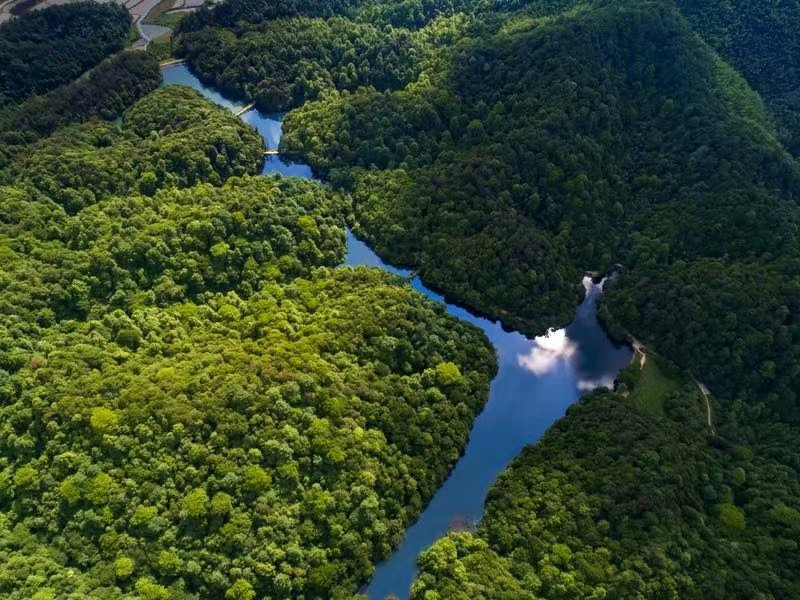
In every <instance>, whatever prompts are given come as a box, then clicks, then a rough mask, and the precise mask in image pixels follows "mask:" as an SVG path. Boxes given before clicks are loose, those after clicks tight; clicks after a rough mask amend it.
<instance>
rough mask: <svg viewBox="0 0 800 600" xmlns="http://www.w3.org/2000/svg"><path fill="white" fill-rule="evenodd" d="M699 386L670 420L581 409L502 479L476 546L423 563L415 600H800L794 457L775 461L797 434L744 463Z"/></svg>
mask: <svg viewBox="0 0 800 600" xmlns="http://www.w3.org/2000/svg"><path fill="white" fill-rule="evenodd" d="M692 385H693V384H691V383H689V384H687V385H686V386H685V387H682V388H680V389H679V390H677V391H675V392H673V393H671V394H670V395H669V396H668V398H667V399H666V400H665V401H664V414H663V416H656V415H653V414H643V413H641V412H640V411H639V410H638V409H635V408H633V407H631V406H630V405H629V404H628V402H627V401H626V399H625V398H623V397H622V396H620V395H618V394H614V393H611V392H607V391H599V392H595V393H594V394H592V395H591V396H589V397H588V398H586V399H584V400H582V401H580V403H579V404H578V405H576V406H573V407H572V408H571V409H570V410H569V414H568V416H567V417H566V418H565V419H563V420H562V421H560V422H559V423H557V424H556V425H555V426H553V427H552V428H551V429H550V431H548V433H547V434H545V436H544V438H543V439H542V440H541V441H540V442H539V443H538V444H537V445H535V446H532V447H529V448H527V449H526V450H524V451H523V453H522V455H521V456H520V457H519V458H517V459H516V460H515V461H514V463H513V464H512V465H511V467H510V468H509V469H508V470H506V472H504V473H503V475H501V477H500V478H499V480H498V481H497V483H496V484H495V486H494V487H493V488H492V490H491V491H490V493H489V497H488V499H487V502H486V512H485V516H484V518H483V520H482V522H481V525H480V527H479V532H478V534H477V535H473V534H464V533H461V534H451V535H450V536H448V537H446V538H443V539H442V540H440V541H439V542H437V543H436V544H435V545H434V546H432V547H431V548H430V549H429V550H427V551H426V552H424V553H423V554H422V555H421V556H420V560H419V562H420V567H421V573H420V576H419V578H418V579H417V581H416V582H415V584H414V588H413V592H412V597H413V598H414V599H417V598H419V599H422V598H429V597H439V598H456V599H458V598H464V599H466V598H474V597H483V598H525V597H529V598H548V599H549V598H556V599H557V598H596V597H620V598H638V597H648V598H649V597H680V598H720V599H721V598H732V597H736V598H752V597H757V596H758V595H759V594H760V593H762V592H763V590H771V591H772V593H774V594H775V595H778V596H780V595H784V596H786V597H792V596H793V594H795V593H796V591H797V589H798V588H797V579H796V575H795V573H794V566H793V565H796V564H797V563H796V560H797V554H796V550H797V548H796V544H795V543H794V542H793V541H792V540H791V536H792V535H793V534H792V531H793V529H792V528H791V527H786V528H784V526H783V524H784V523H785V522H786V521H788V520H791V519H792V517H793V516H794V514H795V512H796V510H797V508H796V507H797V506H798V503H797V498H798V496H797V491H798V479H797V477H796V472H795V470H794V468H793V461H795V462H796V457H794V458H789V457H790V456H791V453H787V454H786V455H785V456H784V457H783V458H779V457H778V456H777V455H776V454H775V453H774V451H773V450H772V449H771V448H772V447H773V446H774V445H775V444H780V445H784V444H785V445H788V446H789V447H791V446H792V445H794V444H796V443H797V441H798V435H797V432H796V431H789V430H787V429H784V430H775V429H770V428H760V429H759V431H758V438H759V440H760V443H759V445H758V446H757V447H756V449H755V452H754V453H753V457H752V458H751V459H750V460H746V461H744V460H742V459H740V458H739V457H738V456H737V453H736V451H735V449H734V446H733V445H732V444H729V443H724V442H721V440H714V439H713V438H711V437H710V436H709V435H708V433H707V432H708V429H707V427H706V425H705V422H704V418H703V415H702V411H703V410H704V407H703V406H701V404H700V402H698V397H697V394H696V392H695V391H694V390H693V389H692ZM726 433H728V434H729V435H732V436H736V435H740V434H741V432H740V431H736V430H735V429H726ZM787 459H788V461H787ZM784 461H786V462H784ZM745 467H746V470H747V473H748V478H747V481H746V482H739V481H737V476H736V470H737V469H744V468H745ZM751 480H752V481H751ZM732 489H735V492H732V491H731V490H732ZM777 498H780V499H781V500H780V501H778V502H776V499H777ZM787 500H788V501H789V502H790V503H791V505H792V506H793V507H795V508H789V506H788V505H784V504H781V503H780V502H786V501H787ZM734 502H735V503H734ZM433 593H436V594H438V596H430V594H433Z"/></svg>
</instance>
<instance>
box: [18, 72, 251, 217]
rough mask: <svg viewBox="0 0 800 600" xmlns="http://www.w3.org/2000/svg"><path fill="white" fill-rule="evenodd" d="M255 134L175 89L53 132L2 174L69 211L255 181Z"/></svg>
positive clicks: (226, 114)
mask: <svg viewBox="0 0 800 600" xmlns="http://www.w3.org/2000/svg"><path fill="white" fill-rule="evenodd" d="M262 162H263V142H262V140H261V138H260V137H259V136H258V134H257V133H256V132H255V131H254V130H253V129H252V128H250V127H248V126H247V125H245V124H244V123H243V122H242V121H241V120H240V119H238V118H237V117H236V116H234V115H233V114H231V113H230V112H229V111H227V110H225V109H223V108H220V107H218V106H216V105H214V104H211V103H209V102H207V101H206V100H204V99H203V98H202V97H201V96H200V94H199V93H198V92H196V91H195V90H192V89H189V88H186V87H181V86H167V87H164V88H159V89H158V90H156V91H154V92H153V93H151V94H149V95H148V96H146V97H145V98H143V99H142V100H140V101H138V102H137V103H135V104H134V105H133V106H132V107H131V108H129V109H128V110H127V111H126V112H125V114H124V115H123V119H122V125H121V126H117V125H116V124H115V123H109V122H99V121H91V122H88V123H85V124H81V125H74V126H70V127H66V128H63V129H61V130H59V131H57V132H55V133H54V134H53V135H52V136H50V137H47V138H45V139H42V140H41V141H39V142H37V143H35V144H33V145H32V146H30V147H28V148H27V149H26V152H24V153H19V154H18V156H17V157H16V158H15V159H14V160H13V161H12V162H11V164H10V165H9V166H8V168H7V169H5V172H4V173H3V174H2V176H3V178H4V179H5V180H6V181H7V182H16V183H17V184H18V185H24V186H26V187H28V188H33V189H36V190H38V191H40V192H43V193H45V194H47V195H48V196H49V197H50V198H52V199H53V200H55V201H56V202H58V203H60V204H62V205H63V206H64V207H65V208H66V209H67V210H68V211H70V212H75V211H77V210H79V209H80V208H82V207H84V206H87V205H89V204H92V203H94V202H96V201H97V200H98V199H101V198H103V197H106V196H110V195H116V194H125V193H127V192H130V191H138V192H141V193H144V194H147V195H152V194H153V193H154V192H155V191H156V190H157V189H160V188H163V187H172V186H179V187H186V186H190V185H193V184H195V183H199V182H210V183H213V184H216V185H218V184H220V183H221V182H222V181H224V180H225V179H226V178H228V177H231V176H240V175H245V174H251V175H252V174H256V173H258V171H259V170H260V168H261V164H262Z"/></svg>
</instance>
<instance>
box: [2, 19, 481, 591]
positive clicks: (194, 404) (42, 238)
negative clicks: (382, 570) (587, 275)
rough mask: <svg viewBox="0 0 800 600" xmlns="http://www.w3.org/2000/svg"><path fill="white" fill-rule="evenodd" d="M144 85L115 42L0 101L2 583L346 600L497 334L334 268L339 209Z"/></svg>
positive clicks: (436, 466)
mask: <svg viewBox="0 0 800 600" xmlns="http://www.w3.org/2000/svg"><path fill="white" fill-rule="evenodd" d="M60 10H61V9H59V11H60ZM73 10H77V11H81V10H84V8H83V5H78V7H77V8H75V9H73ZM49 11H52V9H44V10H42V11H40V12H42V13H44V16H43V17H42V19H44V21H45V22H47V20H48V19H50V18H54V15H53V14H50V12H49ZM59 11H55V12H56V13H58V12H59ZM55 16H58V15H57V14H56V15H55ZM69 43H72V42H69ZM88 51H89V48H88V46H87V52H88ZM160 79H161V77H160V73H159V71H158V66H157V64H156V63H155V61H154V60H153V59H152V58H151V57H150V56H149V55H148V54H146V53H144V52H139V53H134V52H122V53H119V54H115V55H113V56H111V57H109V58H108V59H107V60H105V61H103V62H99V64H97V65H96V66H94V67H93V68H91V69H90V70H89V71H88V73H87V74H86V75H85V76H84V77H80V78H75V77H74V76H73V78H72V80H71V81H65V82H64V83H63V85H60V86H57V87H53V88H52V89H48V90H44V89H43V90H42V93H38V94H35V95H31V96H30V97H28V98H24V99H21V100H20V102H19V103H18V104H17V105H15V106H7V107H4V108H3V109H0V129H1V130H2V135H1V136H0V140H1V141H2V153H0V156H2V158H3V160H2V162H0V186H2V187H0V265H1V268H0V565H2V568H0V595H2V596H3V597H4V598H10V599H20V600H22V599H26V600H27V599H30V598H35V599H36V600H48V599H49V600H52V599H55V598H98V599H99V598H102V599H104V600H105V599H113V598H137V599H141V600H160V599H167V598H175V599H180V598H186V599H190V598H220V599H222V598H224V599H225V600H231V599H233V600H252V599H253V598H256V597H258V598H264V597H270V598H296V597H300V596H302V597H307V598H347V597H351V596H352V594H353V593H355V592H356V590H357V589H358V587H359V586H360V585H361V584H363V582H364V581H366V580H367V579H368V578H369V575H370V574H371V572H372V570H373V568H374V564H375V563H377V562H378V561H379V560H380V559H382V558H383V557H385V556H386V555H387V554H388V553H389V551H390V549H391V548H392V547H394V546H395V545H396V544H397V543H398V542H399V540H400V538H401V536H402V534H403V532H404V531H405V528H406V527H407V526H408V525H409V524H410V522H411V521H413V519H414V518H415V517H416V516H417V515H418V514H419V512H420V511H421V510H422V508H423V507H424V505H425V504H426V503H427V501H428V500H429V499H430V497H431V496H432V494H433V492H434V491H435V490H436V488H437V487H438V486H439V485H440V484H441V482H442V481H443V479H444V477H445V476H446V474H447V472H448V471H449V469H450V468H451V467H452V466H453V464H454V463H455V461H456V460H457V458H458V457H459V455H460V453H461V451H462V450H463V448H464V446H465V444H466V440H467V436H468V433H469V430H470V426H471V423H472V420H473V419H474V417H475V415H476V414H477V412H478V411H479V410H480V409H481V408H482V406H483V404H484V403H485V401H486V398H487V395H488V385H489V381H490V380H491V378H492V377H493V375H494V372H495V369H496V365H495V357H494V353H493V351H492V347H491V346H490V345H489V343H488V341H487V340H486V339H485V338H484V337H483V335H482V334H481V333H480V331H479V330H478V329H476V328H474V327H472V326H471V325H468V324H466V323H462V322H460V321H457V320H456V319H455V318H453V317H450V316H448V315H446V314H445V312H444V309H443V307H442V306H441V305H439V304H436V303H434V302H432V301H430V300H427V299H425V298H424V297H423V296H422V295H420V294H418V293H417V292H415V291H414V290H413V289H412V288H411V287H410V286H409V285H408V284H407V283H406V282H405V281H404V280H403V279H401V278H398V277H394V276H391V275H389V274H386V273H383V272H381V271H378V270H373V269H366V268H359V269H351V268H338V267H339V265H340V264H341V262H342V260H343V258H344V250H345V246H344V244H345V231H344V226H345V216H346V214H347V213H348V212H349V200H348V198H347V197H346V196H344V195H342V194H339V193H336V192H333V191H331V190H330V189H329V188H327V187H325V186H323V185H321V184H319V183H314V182H310V181H301V180H296V179H292V178H281V177H272V178H264V177H254V175H257V174H258V173H259V172H260V170H261V165H262V162H263V150H264V147H263V142H262V140H261V138H260V136H259V135H258V134H257V132H256V131H255V130H254V129H252V128H251V127H250V126H249V125H246V124H245V123H244V122H243V121H242V120H241V119H239V118H238V117H236V116H235V115H234V114H232V113H231V112H228V111H227V110H224V109H222V108H220V107H218V106H216V105H214V104H211V103H210V102H208V101H206V100H205V99H203V98H202V97H201V96H200V95H199V94H198V93H197V92H195V91H194V90H191V89H188V88H183V87H176V86H166V87H158V86H159V84H160Z"/></svg>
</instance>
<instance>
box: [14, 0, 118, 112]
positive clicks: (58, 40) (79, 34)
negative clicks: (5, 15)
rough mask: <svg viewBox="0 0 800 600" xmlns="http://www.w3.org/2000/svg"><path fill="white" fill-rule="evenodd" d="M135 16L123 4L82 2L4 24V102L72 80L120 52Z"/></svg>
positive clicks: (34, 11) (17, 99) (37, 92)
mask: <svg viewBox="0 0 800 600" xmlns="http://www.w3.org/2000/svg"><path fill="white" fill-rule="evenodd" d="M130 22H131V21H130V16H129V14H128V11H126V10H125V9H124V8H123V7H122V6H118V5H116V4H98V3H95V2H78V3H75V4H69V5H63V6H50V7H48V8H45V9H43V10H33V11H29V12H27V13H25V14H23V15H21V16H20V17H17V18H16V19H11V20H9V21H7V22H6V23H3V24H2V25H0V106H5V105H7V104H13V103H17V102H21V101H22V100H24V99H25V98H28V97H30V96H33V95H34V94H42V93H44V92H48V91H50V90H52V89H54V88H56V87H58V86H60V85H62V84H64V83H67V82H69V81H72V80H73V79H75V78H76V77H78V76H79V75H80V74H81V73H83V72H84V71H86V70H87V69H90V68H91V67H93V66H95V65H96V64H98V63H99V62H100V61H101V60H103V59H104V58H105V57H106V56H108V55H109V54H111V53H112V52H116V51H117V50H120V49H121V48H122V46H123V43H124V41H125V39H126V38H127V36H128V28H129V27H130Z"/></svg>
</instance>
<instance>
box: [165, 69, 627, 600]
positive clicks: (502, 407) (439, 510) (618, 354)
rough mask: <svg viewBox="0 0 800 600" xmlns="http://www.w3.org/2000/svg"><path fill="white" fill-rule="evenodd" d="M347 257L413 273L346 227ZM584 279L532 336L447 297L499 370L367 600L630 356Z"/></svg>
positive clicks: (475, 510)
mask: <svg viewBox="0 0 800 600" xmlns="http://www.w3.org/2000/svg"><path fill="white" fill-rule="evenodd" d="M163 74H164V81H165V82H166V83H179V84H183V85H190V86H191V87H194V88H195V89H197V90H199V91H200V92H202V93H203V94H204V95H206V97H208V98H209V99H211V100H214V101H215V102H218V103H220V104H222V105H223V106H226V107H228V108H231V109H232V110H236V109H237V108H240V107H241V106H242V103H239V104H237V103H235V102H230V101H229V100H226V99H225V98H223V97H222V96H221V95H220V94H219V93H218V92H217V91H216V90H214V89H212V88H209V87H207V86H204V85H203V84H202V83H201V82H200V81H199V80H198V79H197V78H196V77H195V76H194V75H192V73H191V72H190V71H189V70H188V68H187V67H186V66H185V65H177V66H172V67H167V68H165V69H163ZM242 118H243V119H244V120H245V121H247V122H248V123H250V124H251V125H253V126H254V127H255V128H256V129H258V131H259V132H260V133H261V135H262V137H263V138H264V142H265V145H266V146H267V147H268V148H277V147H278V142H279V141H280V134H281V116H280V115H262V114H260V113H259V112H258V111H256V110H251V111H248V112H247V113H245V114H244V115H242ZM266 158H267V159H268V160H267V162H266V163H265V165H264V170H263V174H269V173H276V172H277V173H282V174H284V175H293V176H297V177H306V178H308V177H311V169H310V168H309V167H308V166H307V165H302V164H297V163H289V162H285V161H283V160H281V159H280V157H278V156H268V157H266ZM344 264H345V265H350V266H356V265H367V266H372V267H377V268H381V269H385V270H387V271H390V272H392V273H396V274H400V275H403V276H409V275H410V272H408V271H404V270H401V269H396V268H394V267H391V266H389V265H387V264H386V263H384V262H383V261H382V260H381V259H380V257H379V256H377V255H376V254H375V253H374V252H373V251H372V250H371V249H370V248H369V247H368V246H367V245H366V244H365V243H364V242H362V241H360V240H358V239H357V238H356V237H355V236H354V235H353V234H352V232H350V231H348V232H347V257H346V259H345V263H344ZM583 283H584V287H585V288H586V296H585V298H584V300H583V302H582V303H581V305H580V306H579V307H578V308H577V310H576V312H575V317H574V319H573V320H572V322H571V323H570V324H569V326H567V327H566V328H564V329H559V330H551V331H550V332H548V333H547V334H546V335H542V336H539V337H536V338H533V339H530V338H527V337H525V336H524V335H522V334H520V333H516V332H508V331H504V330H503V328H502V327H501V326H500V325H499V324H498V323H494V322H492V321H490V320H488V319H484V318H481V317H476V316H475V315H472V314H471V313H469V312H468V311H467V310H465V309H463V308H461V307H459V306H455V305H453V304H446V303H445V304H446V307H447V312H449V313H450V314H452V315H454V316H456V317H458V318H459V319H463V320H464V321H468V322H470V323H472V324H473V325H476V326H477V327H480V329H481V330H483V332H484V333H485V334H486V336H487V337H488V338H489V340H490V341H491V343H492V344H493V345H494V348H495V351H496V352H497V359H498V365H499V370H498V373H497V377H495V379H494V380H493V381H492V384H491V387H490V390H489V401H488V402H487V404H486V407H485V408H484V410H483V412H481V414H480V415H479V416H478V417H477V419H476V420H475V424H474V426H473V428H472V431H471V433H470V439H469V443H468V445H467V448H466V450H465V452H464V455H463V456H462V458H461V459H460V460H459V461H458V463H457V464H456V466H455V469H454V470H453V472H452V473H451V474H450V476H449V478H448V479H447V481H445V482H444V484H442V486H441V487H440V488H439V490H438V491H437V492H436V494H435V495H434V497H433V499H432V500H431V502H430V504H429V505H428V506H427V507H426V508H425V510H424V511H423V513H422V514H421V515H420V517H419V519H418V520H417V522H416V523H415V524H413V525H412V526H411V527H409V529H408V530H407V531H406V535H405V538H404V540H403V542H402V544H401V545H400V547H399V548H398V549H397V550H395V552H394V553H392V555H391V556H389V557H388V558H387V559H386V560H385V561H384V562H382V563H381V564H379V565H378V566H377V569H376V571H375V574H374V576H373V578H372V581H370V583H369V585H368V586H367V588H366V594H367V596H368V597H369V599H370V600H383V598H385V597H386V596H387V595H389V594H395V595H397V596H398V597H399V598H407V597H408V590H409V587H410V585H411V582H412V580H413V578H414V575H415V573H416V558H417V556H418V555H419V553H420V552H421V551H422V550H424V549H425V548H427V547H428V546H430V545H431V544H432V543H433V542H434V541H435V540H436V539H437V538H439V537H441V536H442V535H443V534H444V533H446V532H447V531H448V530H449V529H450V528H452V527H465V526H466V527H471V526H473V525H474V524H475V523H476V522H477V521H478V520H479V519H480V517H481V514H482V512H483V503H484V500H485V498H486V493H487V491H488V490H489V487H490V486H491V484H492V482H494V480H495V478H496V477H497V475H498V474H499V473H500V472H501V471H502V470H503V469H504V468H505V467H506V466H507V465H508V464H509V463H510V462H511V460H512V459H513V458H514V457H515V456H517V455H518V454H519V452H520V451H521V450H522V448H523V447H525V446H526V445H528V444H531V443H533V442H536V441H537V440H538V439H539V438H540V437H541V435H542V434H543V433H544V431H545V430H546V429H547V428H548V427H549V426H550V425H551V424H552V423H554V422H555V421H556V420H558V419H559V418H560V417H562V416H563V415H564V413H565V412H566V409H567V407H569V405H570V404H572V403H573V402H575V400H577V399H578V397H579V396H580V395H581V394H582V393H584V392H586V391H589V390H591V389H594V388H596V387H599V386H603V385H606V386H610V385H611V384H612V383H613V381H614V377H615V376H616V374H617V373H618V372H619V371H620V370H621V369H622V368H623V367H625V366H626V365H627V364H628V363H629V362H630V360H631V350H630V348H628V347H626V346H618V345H616V344H614V343H613V342H611V340H609V339H608V337H607V336H606V335H605V332H603V330H602V329H601V328H600V325H599V324H598V322H597V313H596V305H597V299H598V298H599V297H600V295H601V294H602V285H598V284H594V283H592V281H591V280H590V279H589V278H588V277H587V278H586V279H584V282H583ZM411 285H412V286H413V287H414V289H416V290H417V291H419V292H421V293H423V294H425V295H426V296H428V297H429V298H432V299H433V300H436V301H438V302H443V303H444V298H442V297H441V296H440V295H438V294H436V293H434V292H432V291H431V290H429V289H427V288H426V287H425V286H424V285H423V284H422V282H421V281H420V279H419V278H418V277H417V278H414V279H413V280H412V281H411Z"/></svg>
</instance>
